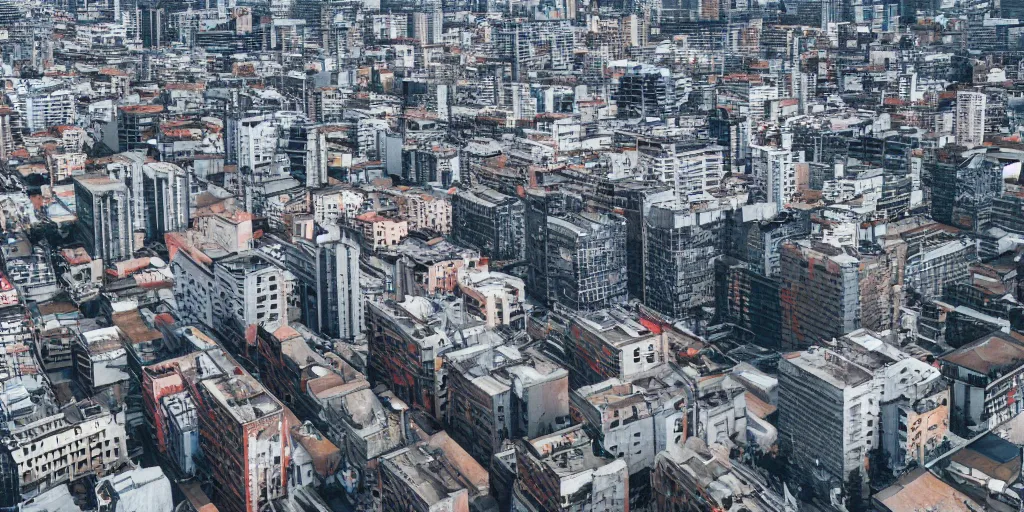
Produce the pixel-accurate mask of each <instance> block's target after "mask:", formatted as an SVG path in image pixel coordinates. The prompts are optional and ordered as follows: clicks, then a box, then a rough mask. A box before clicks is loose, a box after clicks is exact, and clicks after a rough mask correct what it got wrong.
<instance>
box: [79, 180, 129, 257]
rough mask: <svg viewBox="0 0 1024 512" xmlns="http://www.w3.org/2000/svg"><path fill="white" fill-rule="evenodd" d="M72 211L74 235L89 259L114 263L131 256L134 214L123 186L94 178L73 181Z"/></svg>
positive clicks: (125, 187) (118, 182)
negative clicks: (75, 221) (75, 215)
mask: <svg viewBox="0 0 1024 512" xmlns="http://www.w3.org/2000/svg"><path fill="white" fill-rule="evenodd" d="M75 208H76V214H77V216H78V222H77V223H76V224H75V225H76V227H77V230H78V235H79V237H80V238H81V240H82V242H83V243H84V244H85V249H86V251H88V252H89V254H90V255H91V256H92V257H93V258H98V259H102V260H103V261H104V263H114V262H117V261H121V260H124V259H128V258H130V257H131V256H132V253H133V252H135V236H134V235H135V233H134V229H135V227H134V226H133V224H132V221H133V211H134V210H133V205H132V201H131V198H130V197H129V193H128V187H127V186H125V184H124V183H122V182H120V181H115V180H113V179H111V178H109V177H108V176H104V175H97V174H90V175H85V176H80V177H77V178H75Z"/></svg>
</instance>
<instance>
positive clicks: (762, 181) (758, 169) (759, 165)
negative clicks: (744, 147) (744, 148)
mask: <svg viewBox="0 0 1024 512" xmlns="http://www.w3.org/2000/svg"><path fill="white" fill-rule="evenodd" d="M750 160H751V166H752V171H751V174H752V175H753V176H754V191H753V194H754V197H755V198H756V199H757V200H759V201H763V202H768V203H774V204H775V206H776V207H778V209H779V210H782V209H783V208H785V206H786V204H787V203H789V202H791V201H792V200H793V198H794V196H795V195H796V192H797V179H796V169H795V167H794V166H793V153H792V152H791V151H789V150H788V149H782V148H774V147H766V146H751V148H750Z"/></svg>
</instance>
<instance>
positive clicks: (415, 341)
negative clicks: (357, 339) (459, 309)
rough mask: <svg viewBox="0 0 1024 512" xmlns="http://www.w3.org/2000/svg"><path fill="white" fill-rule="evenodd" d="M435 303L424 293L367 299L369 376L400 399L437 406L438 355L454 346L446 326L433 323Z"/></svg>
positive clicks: (423, 405) (425, 406)
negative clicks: (400, 298)
mask: <svg viewBox="0 0 1024 512" xmlns="http://www.w3.org/2000/svg"><path fill="white" fill-rule="evenodd" d="M433 308H434V306H433V304H432V303H430V302H429V301H428V300H427V299H425V298H422V297H410V298H409V299H407V300H406V301H405V302H403V303H396V302H393V301H385V302H368V303H367V308H366V326H367V328H368V331H369V338H368V340H367V342H368V345H369V346H368V350H369V353H368V355H367V359H368V370H369V371H368V375H367V376H368V377H369V378H370V381H371V382H374V383H377V384H384V385H385V386H386V387H387V388H388V389H390V390H391V391H392V392H393V393H394V394H395V395H396V396H397V397H398V398H399V399H401V400H402V401H403V402H405V403H407V404H410V405H412V406H419V407H422V408H424V409H426V410H427V411H434V410H435V392H434V390H435V389H436V375H435V368H436V366H435V358H437V357H439V356H440V355H441V354H443V353H444V352H447V351H449V350H451V349H452V348H453V346H454V345H453V343H452V341H451V340H450V339H449V338H448V335H447V333H445V332H444V330H442V329H439V328H438V327H437V326H435V325H433V324H432V320H433Z"/></svg>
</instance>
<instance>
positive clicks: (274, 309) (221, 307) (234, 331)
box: [183, 251, 295, 347]
mask: <svg viewBox="0 0 1024 512" xmlns="http://www.w3.org/2000/svg"><path fill="white" fill-rule="evenodd" d="M199 279H203V277H201V276H200V277H199ZM294 279H295V277H294V276H293V275H292V273H291V272H288V271H287V270H283V269H281V268H280V267H278V266H277V265H275V264H274V263H273V262H272V261H271V260H270V259H269V258H267V257H266V256H264V255H262V254H260V253H258V252H255V251H250V252H246V253H241V254H236V255H233V256H227V257H223V258H221V259H218V260H216V263H215V264H214V265H213V272H212V279H211V281H212V283H213V286H212V287H210V286H209V285H207V286H206V293H209V294H211V295H210V299H208V300H207V301H206V302H205V305H207V306H209V307H210V308H211V309H212V312H210V313H208V314H204V316H207V317H209V318H212V319H213V324H212V325H209V327H211V328H213V330H214V331H215V332H216V333H217V334H218V336H219V337H220V338H221V340H223V341H224V342H226V343H230V344H235V345H236V346H238V347H241V341H242V339H243V338H244V336H245V331H246V329H247V328H248V327H249V326H250V325H264V326H268V327H269V326H273V325H281V324H282V323H287V321H288V316H287V315H288V308H289V306H290V304H291V298H292V294H293V292H294ZM201 290H202V285H201V284H200V285H199V288H198V289H197V290H195V291H199V292H201ZM183 291H185V290H184V289H183Z"/></svg>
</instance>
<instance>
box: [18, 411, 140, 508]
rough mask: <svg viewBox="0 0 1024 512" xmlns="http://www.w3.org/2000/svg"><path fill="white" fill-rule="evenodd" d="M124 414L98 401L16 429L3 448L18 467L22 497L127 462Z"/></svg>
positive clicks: (19, 489) (107, 471)
mask: <svg viewBox="0 0 1024 512" xmlns="http://www.w3.org/2000/svg"><path fill="white" fill-rule="evenodd" d="M126 439H127V435H126V434H125V429H124V416H123V413H114V412H111V411H109V410H107V409H105V408H104V407H103V406H101V405H99V404H96V403H93V402H79V403H75V404H72V405H69V406H67V407H64V408H63V409H61V410H60V412H58V413H57V414H54V415H50V416H46V417H44V418H40V419H39V420H37V421H34V422H32V423H29V424H27V425H23V426H21V427H18V428H15V429H14V430H12V431H11V432H10V436H9V437H7V438H6V439H5V440H4V443H2V444H0V451H6V452H7V453H8V454H9V456H10V457H11V460H12V461H13V463H14V467H12V468H11V469H12V470H13V471H14V474H15V475H16V478H17V487H16V492H18V493H20V494H21V496H22V498H23V499H28V498H31V497H32V496H35V495H37V494H39V493H42V492H45V491H46V490H48V489H50V488H52V487H55V486H58V485H62V484H67V483H69V482H74V481H76V480H78V479H80V478H82V477H85V476H87V475H97V476H103V475H106V474H108V473H110V472H112V471H114V470H115V468H117V467H118V466H120V465H122V464H125V463H126V462H127V461H128V451H127V449H126V447H125V443H126Z"/></svg>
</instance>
